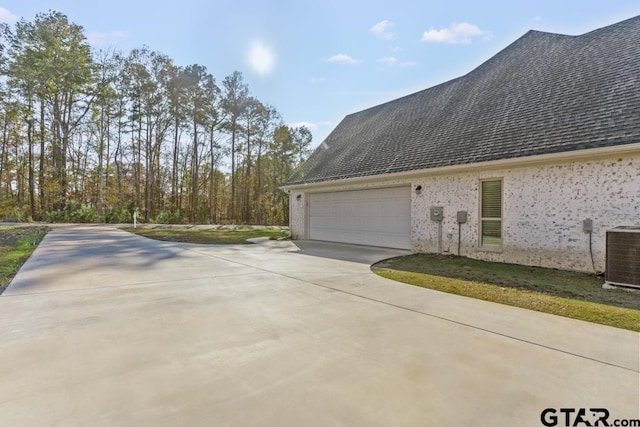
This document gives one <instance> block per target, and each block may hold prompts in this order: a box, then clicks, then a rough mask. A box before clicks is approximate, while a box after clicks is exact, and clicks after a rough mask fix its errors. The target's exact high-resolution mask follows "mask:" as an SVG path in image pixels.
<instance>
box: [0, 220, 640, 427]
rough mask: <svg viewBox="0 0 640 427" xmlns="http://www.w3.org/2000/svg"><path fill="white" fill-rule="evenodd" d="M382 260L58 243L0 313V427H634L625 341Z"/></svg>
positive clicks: (111, 238) (633, 390)
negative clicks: (604, 424) (577, 413)
mask: <svg viewBox="0 0 640 427" xmlns="http://www.w3.org/2000/svg"><path fill="white" fill-rule="evenodd" d="M398 253H402V252H401V251H385V250H378V249H370V248H358V247H352V246H348V245H332V244H326V243H317V242H300V243H298V244H297V245H294V244H293V243H291V242H263V243H261V244H256V245H250V246H201V245H191V244H179V243H165V242H157V241H152V240H147V239H145V238H142V237H138V236H135V235H132V234H129V233H125V232H123V231H119V230H116V229H114V228H110V227H99V226H87V227H81V226H73V227H61V228H57V229H55V230H54V231H52V232H51V233H50V234H49V235H48V236H47V237H46V238H45V240H44V241H43V242H42V244H41V245H40V247H38V249H37V250H36V252H35V253H34V255H33V256H32V257H31V259H30V260H29V261H28V262H27V263H26V264H25V265H24V267H23V268H22V270H21V271H20V273H19V274H18V275H17V276H16V278H15V279H14V281H13V282H12V284H11V285H10V287H9V288H8V289H7V290H6V291H5V293H4V294H3V295H2V296H1V297H0V355H1V360H0V425H16V426H17V425H20V426H25V425H26V426H30V425H33V426H42V425H60V426H62V425H64V426H69V425H77V426H87V425H92V426H94V425H136V426H137V425H154V426H155V425H190V426H193V425H203V426H204V425H207V426H209V425H277V426H289V425H291V426H297V425H318V426H327V425H350V426H352V425H353V426H355V425H364V426H369V425H381V426H384V425H393V426H398V425H415V426H472V425H473V426H477V425H487V426H489V425H490V426H540V425H542V424H541V420H540V414H541V412H542V411H543V410H544V409H545V408H555V409H556V410H558V411H559V410H560V408H575V409H576V410H578V409H579V408H587V409H588V408H606V409H608V410H609V412H610V414H611V415H610V418H609V421H610V422H612V420H613V419H616V418H618V419H630V418H631V419H637V418H639V405H640V384H639V367H638V364H639V355H640V339H639V334H637V333H632V332H628V331H623V330H618V329H614V328H609V327H605V326H598V325H592V324H589V323H585V322H580V321H574V320H570V319H565V318H560V317H555V316H550V315H545V314H541V313H536V312H531V311H527V310H521V309H517V308H512V307H507V306H502V305H498V304H492V303H486V302H482V301H476V300H472V299H469V298H463V297H457V296H452V295H448V294H443V293H439V292H435V291H430V290H426V289H420V288H417V287H413V286H409V285H403V284H399V283H395V282H392V281H389V280H386V279H382V278H379V277H377V276H375V275H374V274H372V273H371V271H370V269H369V263H371V262H373V261H375V260H377V259H382V258H385V257H387V256H392V255H394V254H398ZM586 414H587V415H586V419H588V420H590V421H592V422H593V421H594V420H595V418H593V415H592V413H591V412H590V411H589V410H587V412H586ZM558 415H559V417H558V425H565V424H564V422H565V418H564V417H565V415H564V413H560V412H558ZM574 419H575V418H574V417H572V418H571V422H570V424H571V425H572V424H573V422H574ZM577 425H585V424H577Z"/></svg>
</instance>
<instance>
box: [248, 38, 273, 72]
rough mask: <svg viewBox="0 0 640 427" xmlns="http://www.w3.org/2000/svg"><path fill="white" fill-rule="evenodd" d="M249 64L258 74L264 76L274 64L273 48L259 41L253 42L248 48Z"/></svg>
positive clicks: (271, 69)
mask: <svg viewBox="0 0 640 427" xmlns="http://www.w3.org/2000/svg"><path fill="white" fill-rule="evenodd" d="M248 59H249V65H250V66H251V68H252V69H253V71H255V72H256V73H257V74H258V75H259V76H261V77H262V76H266V75H267V74H269V73H271V71H273V69H274V68H275V66H276V56H275V54H274V53H273V50H272V49H271V48H269V47H268V46H267V45H265V44H264V43H263V42H261V41H257V42H254V43H253V44H252V45H251V47H250V48H249V54H248Z"/></svg>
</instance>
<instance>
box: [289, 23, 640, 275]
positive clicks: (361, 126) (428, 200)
mask: <svg viewBox="0 0 640 427" xmlns="http://www.w3.org/2000/svg"><path fill="white" fill-rule="evenodd" d="M283 189H284V190H285V191H287V192H288V193H289V197H290V228H291V234H292V237H293V238H294V239H315V240H325V241H332V242H345V243H355V244H364V245H375V246H383V247H392V248H405V249H411V250H412V251H414V252H443V253H452V254H460V255H463V256H469V257H473V258H478V259H485V260H492V261H501V262H509V263H518V264H525V265H535V266H543V267H552V268H562V269H570V270H582V271H593V269H594V267H595V269H597V270H599V271H602V270H604V265H605V249H606V243H605V236H606V231H607V230H609V229H611V228H614V227H616V226H630V225H640V16H639V17H635V18H632V19H628V20H626V21H623V22H619V23H617V24H614V25H611V26H608V27H604V28H601V29H598V30H595V31H591V32H589V33H586V34H583V35H579V36H568V35H561V34H550V33H544V32H539V31H529V32H528V33H526V34H525V35H524V36H522V37H521V38H520V39H518V40H516V41H515V42H514V43H512V44H511V45H509V46H508V47H506V48H505V49H504V50H502V51H501V52H499V53H498V54H496V55H495V56H494V57H492V58H490V59H489V60H488V61H486V62H485V63H483V64H482V65H480V66H479V67H478V68H476V69H474V70H473V71H471V72H470V73H468V74H466V75H464V76H462V77H459V78H457V79H454V80H451V81H449V82H446V83H443V84H440V85H438V86H434V87H431V88H429V89H426V90H423V91H421V92H417V93H414V94H411V95H408V96H405V97H403V98H400V99H396V100H394V101H391V102H387V103H385V104H382V105H378V106H375V107H372V108H369V109H367V110H364V111H360V112H357V113H353V114H350V115H348V116H346V117H345V118H344V119H343V120H342V122H340V124H339V125H338V126H337V127H336V128H335V129H334V130H333V132H332V133H331V134H330V135H329V136H328V137H327V138H326V140H325V141H324V142H322V143H321V144H320V146H319V147H318V148H317V149H316V150H315V152H314V153H313V154H312V155H311V156H310V158H309V159H308V160H307V161H306V162H305V163H304V164H303V165H302V166H301V167H300V168H299V169H298V170H297V171H296V172H295V173H294V174H293V175H292V176H291V177H290V178H289V180H288V181H287V182H286V183H285V184H284V185H283ZM592 257H593V262H592Z"/></svg>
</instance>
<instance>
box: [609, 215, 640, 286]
mask: <svg viewBox="0 0 640 427" xmlns="http://www.w3.org/2000/svg"><path fill="white" fill-rule="evenodd" d="M606 263H607V266H606V268H607V269H606V273H605V276H606V281H607V283H609V284H612V285H622V286H634V287H640V227H617V228H615V229H613V230H609V231H607V262H606Z"/></svg>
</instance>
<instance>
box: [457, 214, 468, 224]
mask: <svg viewBox="0 0 640 427" xmlns="http://www.w3.org/2000/svg"><path fill="white" fill-rule="evenodd" d="M456 221H457V222H458V224H464V223H465V222H467V211H458V214H457V218H456Z"/></svg>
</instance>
